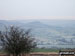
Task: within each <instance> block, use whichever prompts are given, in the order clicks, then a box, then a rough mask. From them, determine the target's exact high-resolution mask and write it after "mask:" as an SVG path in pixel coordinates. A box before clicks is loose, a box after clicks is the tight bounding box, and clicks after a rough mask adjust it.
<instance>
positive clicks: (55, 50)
mask: <svg viewBox="0 0 75 56" xmlns="http://www.w3.org/2000/svg"><path fill="white" fill-rule="evenodd" d="M32 51H33V52H59V50H58V49H46V48H36V49H33V50H32Z"/></svg>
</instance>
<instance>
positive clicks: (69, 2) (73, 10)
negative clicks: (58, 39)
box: [0, 0, 75, 20]
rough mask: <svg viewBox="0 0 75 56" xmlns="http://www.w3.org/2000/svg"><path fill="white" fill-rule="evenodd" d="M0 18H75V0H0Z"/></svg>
mask: <svg viewBox="0 0 75 56" xmlns="http://www.w3.org/2000/svg"><path fill="white" fill-rule="evenodd" d="M0 19H5V20H9V19H10V20H14V19H16V20H21V19H22V20H25V19H75V0H0Z"/></svg>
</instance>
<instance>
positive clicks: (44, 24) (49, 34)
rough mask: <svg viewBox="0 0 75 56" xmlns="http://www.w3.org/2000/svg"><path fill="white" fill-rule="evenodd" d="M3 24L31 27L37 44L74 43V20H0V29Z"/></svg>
mask: <svg viewBox="0 0 75 56" xmlns="http://www.w3.org/2000/svg"><path fill="white" fill-rule="evenodd" d="M4 25H6V26H10V25H15V26H20V27H22V28H24V29H32V34H33V35H34V38H35V39H36V41H37V44H38V45H43V46H44V45H71V46H72V45H75V26H74V25H75V21H5V20H0V26H1V27H0V29H1V30H3V29H4ZM52 47H55V46H52ZM73 47H75V46H73Z"/></svg>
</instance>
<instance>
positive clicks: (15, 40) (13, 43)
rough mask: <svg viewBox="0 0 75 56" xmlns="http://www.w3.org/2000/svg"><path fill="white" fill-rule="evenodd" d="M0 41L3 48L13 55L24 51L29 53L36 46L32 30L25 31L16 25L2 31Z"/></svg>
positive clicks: (16, 55)
mask: <svg viewBox="0 0 75 56" xmlns="http://www.w3.org/2000/svg"><path fill="white" fill-rule="evenodd" d="M0 41H1V45H2V47H3V49H4V50H5V51H6V52H8V53H10V54H13V56H18V55H20V54H21V53H23V52H25V53H29V52H30V51H31V50H32V49H33V48H35V46H36V43H35V41H34V39H33V38H31V33H30V30H27V31H25V30H24V29H20V28H19V27H14V26H12V27H9V28H6V30H5V31H0Z"/></svg>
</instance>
